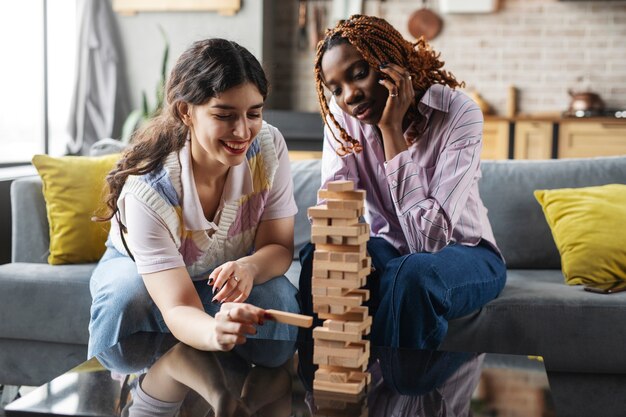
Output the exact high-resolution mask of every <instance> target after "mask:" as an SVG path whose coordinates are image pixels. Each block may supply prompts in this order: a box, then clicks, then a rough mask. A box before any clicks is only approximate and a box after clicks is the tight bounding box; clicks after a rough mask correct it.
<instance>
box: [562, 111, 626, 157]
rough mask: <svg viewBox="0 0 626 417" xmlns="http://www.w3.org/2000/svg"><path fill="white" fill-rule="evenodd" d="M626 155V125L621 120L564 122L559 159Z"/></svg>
mask: <svg viewBox="0 0 626 417" xmlns="http://www.w3.org/2000/svg"><path fill="white" fill-rule="evenodd" d="M611 155H626V123H625V122H624V121H619V120H594V121H591V120H563V121H561V122H560V124H559V139H558V153H557V156H558V158H587V157H594V156H611Z"/></svg>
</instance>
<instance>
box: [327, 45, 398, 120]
mask: <svg viewBox="0 0 626 417" xmlns="http://www.w3.org/2000/svg"><path fill="white" fill-rule="evenodd" d="M321 70H322V77H323V79H324V84H325V85H326V87H327V88H328V89H329V90H330V92H331V93H332V95H333V96H335V100H336V101H337V104H338V105H339V107H340V108H341V109H342V110H343V111H345V112H346V113H348V114H351V115H352V116H354V117H356V118H357V119H359V120H360V121H362V122H363V123H366V124H376V123H378V121H379V120H380V117H381V116H382V114H383V110H384V108H385V103H386V102H387V96H388V95H389V92H388V90H387V89H386V88H385V87H384V86H383V85H381V84H380V83H379V82H378V80H379V79H380V73H379V72H378V71H377V70H375V69H374V68H372V67H370V65H369V64H368V63H367V61H365V60H364V59H363V56H362V55H361V54H360V53H359V51H358V50H357V49H356V48H355V47H354V46H352V45H351V44H349V43H341V44H338V45H335V46H333V47H332V48H330V49H329V50H327V51H326V52H325V53H324V56H323V57H322V61H321Z"/></svg>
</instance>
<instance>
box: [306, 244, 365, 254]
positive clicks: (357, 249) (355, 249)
mask: <svg viewBox="0 0 626 417" xmlns="http://www.w3.org/2000/svg"><path fill="white" fill-rule="evenodd" d="M315 249H318V250H325V251H328V252H331V251H333V252H349V253H358V254H359V255H361V256H367V243H361V244H359V245H353V246H350V245H325V244H319V245H315Z"/></svg>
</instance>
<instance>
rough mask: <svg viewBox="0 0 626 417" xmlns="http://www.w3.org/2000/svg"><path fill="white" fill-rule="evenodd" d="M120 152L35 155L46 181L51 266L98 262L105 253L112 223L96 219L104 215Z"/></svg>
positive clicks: (49, 260) (34, 161)
mask: <svg viewBox="0 0 626 417" xmlns="http://www.w3.org/2000/svg"><path fill="white" fill-rule="evenodd" d="M119 158H120V155H119V154H114V155H106V156H100V157H87V156H63V157H59V158H54V157H51V156H48V155H35V156H34V157H33V165H34V166H35V168H37V171H38V172H39V175H40V176H41V179H42V182H43V196H44V199H45V200H46V210H47V214H48V223H49V224H50V255H49V256H48V263H50V264H52V265H60V264H77V263H87V262H95V261H97V260H99V259H100V257H101V256H102V254H103V253H104V249H105V247H104V242H105V240H106V237H107V233H108V231H109V222H93V221H91V217H92V216H94V215H96V214H100V215H102V214H104V213H105V212H106V210H105V209H106V206H105V204H104V197H105V195H106V189H105V185H106V183H105V177H106V175H107V173H108V172H109V171H110V170H111V169H112V168H113V166H114V165H115V163H116V162H117V160H118V159H119Z"/></svg>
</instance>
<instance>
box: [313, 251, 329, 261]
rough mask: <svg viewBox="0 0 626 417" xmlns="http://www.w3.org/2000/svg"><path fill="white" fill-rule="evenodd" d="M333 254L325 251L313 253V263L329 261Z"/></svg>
mask: <svg viewBox="0 0 626 417" xmlns="http://www.w3.org/2000/svg"><path fill="white" fill-rule="evenodd" d="M331 254H332V252H329V251H325V250H316V251H315V252H313V261H314V262H315V261H328V260H330V259H331Z"/></svg>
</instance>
